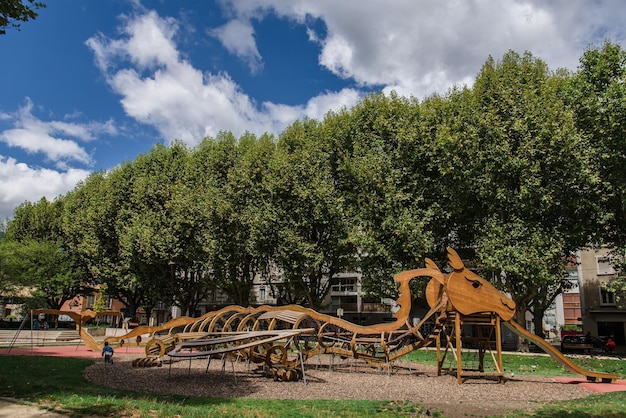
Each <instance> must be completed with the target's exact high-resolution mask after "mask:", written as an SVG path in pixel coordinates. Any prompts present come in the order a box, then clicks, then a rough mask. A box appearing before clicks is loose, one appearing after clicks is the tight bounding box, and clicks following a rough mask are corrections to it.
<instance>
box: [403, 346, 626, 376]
mask: <svg viewBox="0 0 626 418" xmlns="http://www.w3.org/2000/svg"><path fill="white" fill-rule="evenodd" d="M569 358H570V359H571V360H572V361H573V362H574V363H576V364H578V365H579V366H581V367H582V368H584V369H587V370H593V371H602V372H608V373H614V374H617V375H619V376H621V377H624V376H626V361H624V360H621V359H618V358H611V359H607V358H598V357H591V358H589V357H569ZM409 359H411V361H415V362H416V363H423V364H432V365H436V364H437V353H436V351H435V350H416V351H413V352H411V353H410V354H409ZM453 359H454V357H453V355H452V354H451V353H448V355H447V356H446V360H445V362H444V366H451V365H453V364H451V363H452V361H453ZM490 364H493V362H492V361H491V358H490V357H489V356H488V355H487V356H485V367H487V366H489V365H490ZM502 366H503V368H504V372H505V375H507V376H508V375H510V374H511V373H515V374H516V375H529V374H537V375H540V376H579V375H575V374H572V373H571V372H569V371H568V370H566V369H565V368H564V367H563V366H561V364H560V363H557V362H556V361H554V360H553V359H552V358H551V357H550V356H548V355H547V354H535V353H530V354H524V355H522V354H508V353H504V354H503V355H502Z"/></svg>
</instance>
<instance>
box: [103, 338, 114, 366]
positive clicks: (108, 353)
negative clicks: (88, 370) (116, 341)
mask: <svg viewBox="0 0 626 418" xmlns="http://www.w3.org/2000/svg"><path fill="white" fill-rule="evenodd" d="M113 353H114V351H113V347H111V346H110V345H109V343H108V342H106V341H105V343H104V347H102V356H103V357H104V363H105V364H106V363H111V364H113Z"/></svg>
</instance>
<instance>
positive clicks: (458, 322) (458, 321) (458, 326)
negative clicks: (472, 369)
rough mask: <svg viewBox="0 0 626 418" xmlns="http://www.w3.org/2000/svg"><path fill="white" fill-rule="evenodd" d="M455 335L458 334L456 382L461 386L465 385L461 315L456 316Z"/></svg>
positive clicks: (457, 313)
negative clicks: (462, 375)
mask: <svg viewBox="0 0 626 418" xmlns="http://www.w3.org/2000/svg"><path fill="white" fill-rule="evenodd" d="M454 333H455V334H456V380H457V383H458V384H459V385H460V384H461V383H463V378H462V377H461V374H462V373H463V358H462V357H461V354H462V353H461V314H460V313H459V312H456V314H455V315H454Z"/></svg>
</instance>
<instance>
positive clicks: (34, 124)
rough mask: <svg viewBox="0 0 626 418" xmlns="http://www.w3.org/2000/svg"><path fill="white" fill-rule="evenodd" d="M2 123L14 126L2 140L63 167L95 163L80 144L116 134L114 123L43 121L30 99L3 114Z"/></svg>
mask: <svg viewBox="0 0 626 418" xmlns="http://www.w3.org/2000/svg"><path fill="white" fill-rule="evenodd" d="M2 120H3V121H9V122H13V127H12V128H9V129H5V130H4V131H1V132H0V141H2V142H4V143H5V144H7V145H8V146H10V147H17V148H21V149H23V150H24V151H26V152H28V153H30V154H35V153H42V154H44V155H45V157H46V159H48V160H49V161H52V162H53V163H55V164H57V166H58V167H62V168H65V166H66V164H67V163H68V162H71V161H73V162H78V163H81V164H87V165H89V164H91V163H92V159H91V156H90V155H89V153H88V152H87V151H86V150H85V148H84V147H83V146H81V145H79V143H78V142H77V141H81V142H91V141H94V140H95V139H96V136H97V135H98V134H101V133H106V134H113V133H115V131H116V129H115V126H114V125H113V122H112V121H108V122H106V123H96V122H89V123H71V122H66V121H56V120H53V121H48V122H46V121H42V120H41V119H39V118H37V117H36V116H35V115H33V103H32V101H31V100H30V99H29V98H26V104H25V105H24V106H23V107H21V108H19V109H18V111H17V112H15V113H14V114H8V113H6V114H4V116H3V117H2Z"/></svg>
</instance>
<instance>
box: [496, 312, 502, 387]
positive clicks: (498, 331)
mask: <svg viewBox="0 0 626 418" xmlns="http://www.w3.org/2000/svg"><path fill="white" fill-rule="evenodd" d="M500 326H501V320H500V316H499V315H496V351H497V353H496V355H497V356H498V357H497V358H498V364H497V367H498V373H501V375H500V377H499V378H498V380H499V381H500V383H504V368H503V366H502V329H501V328H500Z"/></svg>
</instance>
